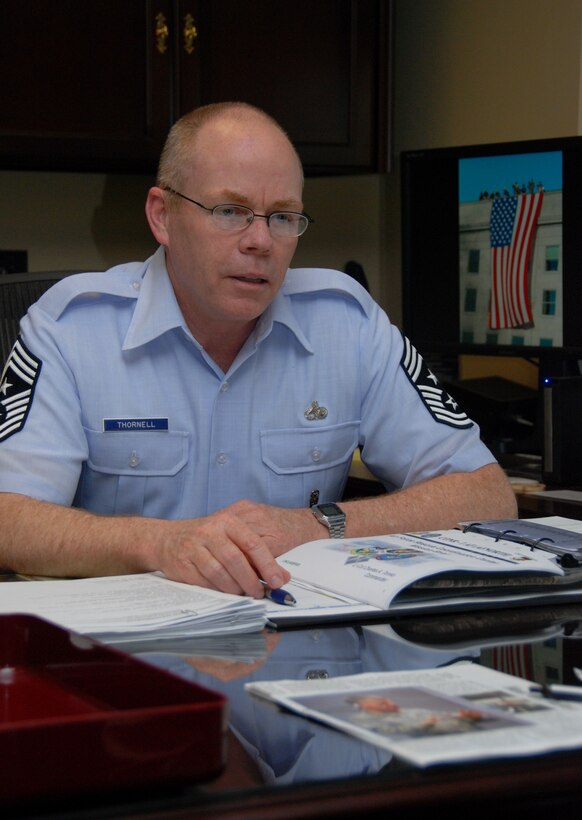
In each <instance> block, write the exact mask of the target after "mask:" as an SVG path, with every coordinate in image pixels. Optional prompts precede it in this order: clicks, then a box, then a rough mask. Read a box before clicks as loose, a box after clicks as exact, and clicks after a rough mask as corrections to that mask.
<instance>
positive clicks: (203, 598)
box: [0, 573, 265, 644]
mask: <svg viewBox="0 0 582 820" xmlns="http://www.w3.org/2000/svg"><path fill="white" fill-rule="evenodd" d="M0 613H27V614H31V615H37V616H39V617H41V618H45V619H46V620H48V621H52V622H53V623H56V624H60V625H61V626H65V627H67V628H69V629H73V630H75V631H76V632H79V633H81V634H85V635H91V636H92V637H94V638H98V639H99V640H102V641H105V642H107V641H111V642H115V643H116V644H118V643H121V642H123V641H125V640H127V641H132V640H135V639H136V638H140V639H143V638H180V637H192V636H195V635H208V634H213V635H220V634H226V633H241V632H256V631H259V630H261V629H262V628H263V626H264V625H265V603H264V601H263V600H255V599H254V598H247V597H243V596H241V595H228V594H227V593H224V592H217V591H215V590H211V589H203V588H202V587H198V586H193V585H191V584H183V583H179V582H177V581H169V580H167V579H166V578H164V577H163V576H161V575H158V574H156V573H147V574H140V575H115V576H110V577H105V578H82V579H78V580H77V579H76V580H50V581H47V582H46V583H45V582H30V583H28V582H23V583H11V584H3V585H2V595H1V596H0Z"/></svg>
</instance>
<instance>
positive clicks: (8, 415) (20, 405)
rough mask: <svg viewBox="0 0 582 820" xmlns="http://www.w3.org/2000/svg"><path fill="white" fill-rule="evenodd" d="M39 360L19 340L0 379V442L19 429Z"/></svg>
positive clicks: (32, 389)
mask: <svg viewBox="0 0 582 820" xmlns="http://www.w3.org/2000/svg"><path fill="white" fill-rule="evenodd" d="M41 367H42V362H41V360H40V359H38V358H37V357H36V356H35V355H34V354H33V353H31V352H30V350H29V349H28V348H27V347H26V345H25V344H24V342H23V341H22V339H18V340H17V341H16V343H15V344H14V347H13V348H12V350H11V351H10V355H9V356H8V361H7V362H6V366H5V368H4V370H3V372H2V377H1V378H0V441H4V440H5V439H7V438H9V437H10V436H12V435H13V434H14V433H17V432H18V431H19V430H22V428H23V427H24V424H25V422H26V418H27V416H28V412H29V410H30V407H31V405H32V399H33V396H34V389H35V387H36V383H37V381H38V377H39V375H40V370H41Z"/></svg>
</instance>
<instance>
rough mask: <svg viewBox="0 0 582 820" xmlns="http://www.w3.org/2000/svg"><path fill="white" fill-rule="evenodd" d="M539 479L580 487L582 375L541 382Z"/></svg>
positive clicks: (581, 472)
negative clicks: (540, 459) (541, 433)
mask: <svg viewBox="0 0 582 820" xmlns="http://www.w3.org/2000/svg"><path fill="white" fill-rule="evenodd" d="M542 406H543V451H542V479H543V481H544V482H545V483H546V484H547V485H549V486H554V487H580V486H582V376H549V377H547V378H545V379H544V380H543V384H542Z"/></svg>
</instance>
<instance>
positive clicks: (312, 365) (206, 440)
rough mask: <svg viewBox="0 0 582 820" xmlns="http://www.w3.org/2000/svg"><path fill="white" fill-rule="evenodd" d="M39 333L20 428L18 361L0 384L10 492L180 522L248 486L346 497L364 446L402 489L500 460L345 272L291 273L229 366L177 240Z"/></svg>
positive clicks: (60, 301)
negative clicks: (207, 331)
mask: <svg viewBox="0 0 582 820" xmlns="http://www.w3.org/2000/svg"><path fill="white" fill-rule="evenodd" d="M21 333H22V335H21V341H22V344H23V345H24V348H22V349H21V351H20V352H21V354H22V355H23V356H24V358H25V363H24V366H25V368H26V361H28V365H33V367H36V369H37V371H36V376H35V378H36V383H35V384H34V385H33V388H34V389H33V391H32V392H31V396H32V398H31V399H30V400H29V403H28V405H27V406H26V414H24V417H23V421H22V422H21V423H20V426H19V425H18V424H17V425H16V427H17V429H16V431H13V432H9V431H8V430H9V428H8V427H7V425H6V423H5V422H6V419H5V417H6V407H7V406H8V405H7V398H6V397H7V396H9V395H10V390H11V389H12V390H14V389H15V388H10V383H11V381H14V379H13V378H12V376H13V375H14V374H15V372H16V371H15V370H13V369H11V367H10V366H8V367H7V368H6V369H5V372H4V374H3V377H2V382H0V408H3V410H0V491H7V492H17V493H23V494H25V495H29V496H32V497H35V498H40V499H44V500H47V501H51V502H56V503H58V504H64V505H75V506H78V507H82V508H85V509H87V510H91V511H94V512H97V513H103V514H134V515H146V516H156V517H163V518H173V519H177V518H190V517H198V516H203V515H207V514H209V513H211V512H213V511H215V510H218V509H220V508H222V507H224V506H226V505H228V504H230V503H232V502H234V501H236V500H239V499H241V498H248V499H252V500H255V501H260V502H264V503H268V504H275V505H280V506H285V507H301V506H307V505H308V504H309V501H310V496H311V494H312V492H313V491H318V492H319V500H320V502H322V501H329V500H338V499H340V498H341V495H342V490H343V488H344V485H345V482H346V479H347V476H348V472H349V468H350V461H351V458H352V453H353V451H354V449H355V448H356V447H357V446H358V445H359V446H361V452H362V459H363V461H364V463H366V464H367V465H368V467H369V468H370V469H371V470H372V472H374V473H375V474H376V475H377V476H378V478H379V479H380V480H381V481H383V482H384V484H385V486H386V487H387V488H388V489H392V488H396V487H406V486H409V485H411V484H415V483H417V482H419V481H423V480H425V479H427V478H429V477H432V476H434V475H437V474H443V473H448V472H454V471H459V470H474V469H476V468H478V467H480V466H482V465H484V464H487V463H490V462H492V461H494V459H493V457H492V455H491V453H490V452H489V451H488V450H487V449H486V448H485V446H484V445H483V444H482V443H481V442H480V439H479V431H478V428H477V427H476V425H474V424H471V422H470V421H469V420H468V419H467V418H466V416H464V415H463V414H462V413H461V412H460V411H459V410H458V408H456V406H454V402H452V400H450V397H448V396H447V394H442V397H441V398H439V395H440V394H441V391H440V390H438V388H436V387H432V386H431V385H432V380H431V378H430V376H431V375H432V374H429V377H428V381H429V382H430V383H429V384H428V385H426V384H423V385H422V390H419V383H415V380H418V379H419V374H421V375H422V373H424V377H426V375H427V373H429V371H428V370H427V369H426V367H425V366H424V365H423V363H422V360H420V359H419V358H418V357H417V356H416V354H415V351H414V349H413V348H406V347H405V344H404V342H403V337H402V335H401V333H400V331H399V330H398V329H397V328H395V327H394V326H393V325H391V324H390V322H389V320H388V318H387V317H386V315H385V313H384V312H383V311H382V310H381V309H380V308H379V307H378V305H377V304H376V303H375V302H374V301H373V300H372V299H371V298H370V296H369V295H368V294H367V293H366V292H365V291H364V290H363V289H362V288H361V287H360V286H359V285H358V284H357V283H355V282H354V281H353V280H352V279H351V278H350V277H348V276H345V275H344V274H341V273H338V272H335V271H328V270H316V269H314V270H311V269H297V270H289V271H288V273H287V276H286V279H285V283H284V285H283V287H282V288H281V290H280V292H279V293H278V294H277V296H276V298H275V300H274V301H273V303H272V304H271V305H270V307H269V308H268V309H267V310H266V311H265V313H264V314H263V316H262V317H261V318H260V320H259V321H258V323H257V325H256V327H255V329H254V331H253V333H252V334H251V336H250V337H249V339H248V340H247V342H246V343H245V345H244V347H243V349H242V350H241V351H240V353H239V354H238V356H237V357H236V360H235V361H234V362H233V364H232V366H231V368H230V370H229V371H228V373H226V374H225V373H223V372H222V371H221V370H220V368H219V367H217V365H216V364H215V363H214V362H213V361H212V360H211V359H210V358H209V357H208V355H207V354H206V353H205V351H204V350H203V348H202V347H201V346H200V344H198V342H197V341H196V340H195V339H194V338H193V337H192V335H191V333H190V331H189V330H188V328H187V327H186V325H185V322H184V319H183V316H182V314H181V312H180V309H179V307H178V304H177V302H176V298H175V295H174V292H173V289H172V286H171V283H170V281H169V278H168V275H167V272H166V268H165V263H164V253H163V249H162V248H160V249H159V250H158V252H157V253H156V254H155V255H154V256H153V257H151V259H149V260H147V261H146V262H145V263H130V264H126V265H120V266H118V267H116V268H113V269H111V270H110V271H108V272H106V273H87V274H79V275H77V276H71V277H67V278H65V279H64V280H62V281H61V282H60V283H58V284H57V285H56V286H54V287H53V288H51V290H49V291H48V292H47V293H46V294H44V296H42V297H41V299H40V300H39V301H38V302H37V303H36V304H35V305H34V306H33V307H32V308H31V309H30V310H29V312H28V314H27V316H26V317H25V318H24V319H23V321H22V325H21ZM403 351H404V355H405V356H406V357H407V365H406V368H405V367H403V366H402V364H401V360H402V358H403ZM9 362H10V360H9ZM420 381H422V379H420ZM424 381H425V382H426V381H427V378H424ZM427 391H428V392H427ZM431 391H432V393H431ZM3 396H4V398H3ZM435 397H436V399H435ZM25 401H26V400H25ZM314 402H317V405H316V406H315V409H313V403H314ZM310 408H311V413H310V412H309V411H310ZM447 408H453V412H452V413H449V412H448V410H447ZM2 412H4V419H3V417H2V415H1V413H2ZM3 420H4V425H3V424H2V422H3ZM18 427H19V429H18ZM2 431H4V432H3V433H2ZM7 431H8V432H7Z"/></svg>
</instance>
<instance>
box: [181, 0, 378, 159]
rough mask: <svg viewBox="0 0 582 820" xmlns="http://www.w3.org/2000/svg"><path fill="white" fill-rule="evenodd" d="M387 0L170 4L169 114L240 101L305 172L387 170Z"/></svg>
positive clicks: (191, 1) (185, 0)
mask: <svg viewBox="0 0 582 820" xmlns="http://www.w3.org/2000/svg"><path fill="white" fill-rule="evenodd" d="M390 11H391V3H390V2H389V0H293V2H290V3H285V4H281V3H277V2H273V0H253V2H252V3H242V2H240V0H176V30H177V37H178V41H177V43H176V61H177V77H176V89H175V90H176V97H175V104H176V108H177V113H184V112H185V111H189V110H190V109H192V108H194V107H195V106H196V105H198V104H205V103H209V102H218V101H223V100H245V101H247V102H250V103H254V104H256V105H258V106H260V107H261V108H264V109H265V110H266V111H268V112H269V113H270V114H272V115H273V116H274V117H275V118H276V119H277V120H278V121H279V122H280V123H281V124H282V125H283V127H284V128H285V129H286V130H287V132H288V133H289V136H290V137H291V139H292V140H293V142H294V143H295V145H296V147H297V149H298V151H299V153H300V155H301V158H302V160H303V163H304V165H305V168H306V171H307V172H308V173H312V174H317V173H319V174H331V173H347V172H350V171H351V172H362V171H383V170H386V169H387V164H388V157H389V146H388V111H389V73H388V43H389V39H390V32H389V28H390V26H391V15H390Z"/></svg>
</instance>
